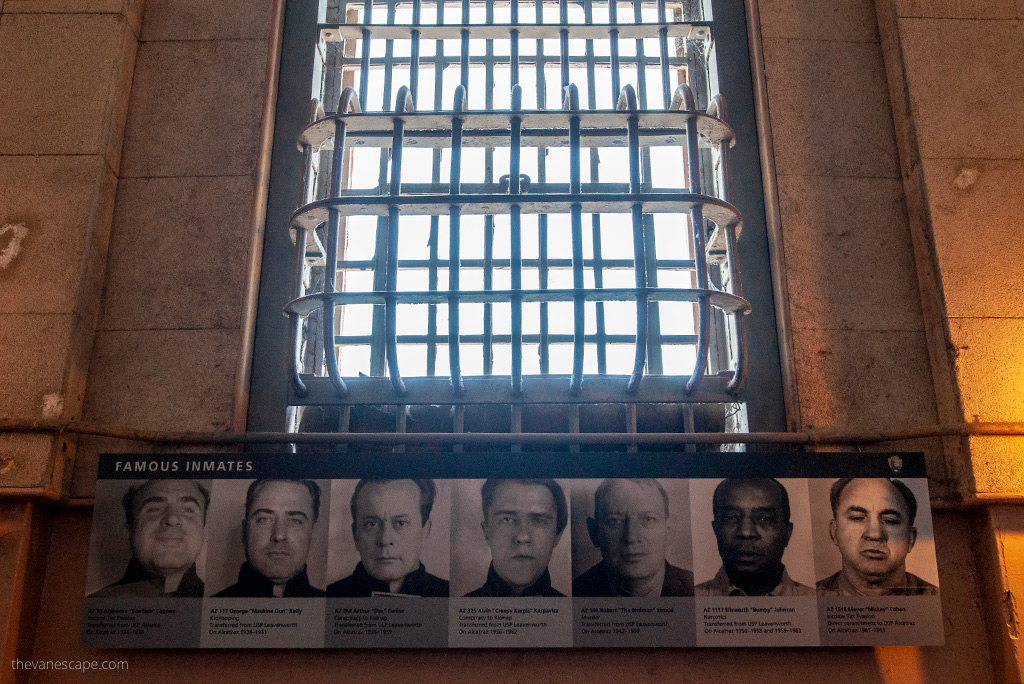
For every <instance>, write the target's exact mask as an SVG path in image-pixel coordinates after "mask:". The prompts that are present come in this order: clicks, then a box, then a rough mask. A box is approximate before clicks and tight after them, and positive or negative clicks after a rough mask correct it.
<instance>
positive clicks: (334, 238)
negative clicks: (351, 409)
mask: <svg viewBox="0 0 1024 684" xmlns="http://www.w3.org/2000/svg"><path fill="white" fill-rule="evenodd" d="M338 112H339V113H341V114H348V113H350V112H351V113H358V112H359V98H358V97H357V96H356V91H355V89H353V88H352V87H347V88H345V89H344V90H343V91H341V97H340V98H338ZM345 125H346V122H345V119H344V117H338V118H337V119H336V120H335V122H334V156H333V157H332V158H331V191H330V192H331V197H338V196H340V195H341V184H342V179H343V178H344V176H343V173H342V164H343V163H344V160H345ZM340 230H341V210H340V209H330V210H329V211H328V220H327V245H326V247H325V249H326V250H327V254H326V255H325V259H324V261H325V262H326V263H325V265H324V294H325V295H329V294H331V293H333V292H336V291H337V290H336V287H335V279H336V278H337V276H338V232H339V231H340ZM322 318H323V335H324V364H325V365H326V366H327V376H328V377H329V378H330V379H331V384H332V385H333V386H334V391H335V392H337V393H338V394H340V395H344V394H345V393H346V392H347V391H348V388H346V387H345V381H344V380H342V379H341V373H340V372H339V371H338V356H337V354H338V352H337V349H336V348H335V346H334V302H333V301H331V300H330V299H329V298H328V297H325V298H324V306H323V315H322Z"/></svg>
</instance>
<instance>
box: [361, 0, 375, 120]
mask: <svg viewBox="0 0 1024 684" xmlns="http://www.w3.org/2000/svg"><path fill="white" fill-rule="evenodd" d="M372 22H373V0H365V2H363V30H362V45H361V48H362V56H361V58H360V60H359V101H360V102H363V103H366V102H369V94H370V35H371V34H370V29H369V28H367V27H368V26H369V25H370V24H371V23H372Z"/></svg>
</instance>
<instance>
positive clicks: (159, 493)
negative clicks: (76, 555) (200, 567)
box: [91, 480, 210, 598]
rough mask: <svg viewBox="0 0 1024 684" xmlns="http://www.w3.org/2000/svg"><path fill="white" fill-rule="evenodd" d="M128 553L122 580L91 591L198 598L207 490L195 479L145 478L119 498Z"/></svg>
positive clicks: (111, 594) (102, 594) (103, 594)
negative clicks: (129, 552) (129, 556)
mask: <svg viewBox="0 0 1024 684" xmlns="http://www.w3.org/2000/svg"><path fill="white" fill-rule="evenodd" d="M121 503H122V505H123V507H124V515H125V523H126V524H125V535H126V537H127V540H128V543H129V545H130V546H131V550H132V557H131V560H129V561H128V567H127V568H126V569H125V571H124V575H123V576H122V577H121V579H120V580H118V581H117V582H114V583H113V584H111V585H109V586H107V587H104V588H103V589H100V590H99V591H96V592H94V593H92V594H91V596H94V597H98V598H108V597H117V596H144V597H160V596H174V597H199V596H202V595H203V589H204V586H203V581H202V580H201V579H199V575H198V574H196V558H197V557H198V556H199V552H200V551H201V550H202V547H203V533H204V530H205V527H206V511H207V508H209V505H210V493H209V492H208V491H207V489H206V487H204V486H203V485H201V484H200V483H198V482H196V481H194V480H147V481H146V482H144V483H143V484H141V485H139V486H133V487H130V488H129V489H128V491H127V492H126V493H125V495H124V498H123V499H122V501H121Z"/></svg>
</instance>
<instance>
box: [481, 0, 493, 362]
mask: <svg viewBox="0 0 1024 684" xmlns="http://www.w3.org/2000/svg"><path fill="white" fill-rule="evenodd" d="M485 8H486V9H485V15H484V21H485V22H486V23H487V24H488V25H490V24H493V23H494V0H487V2H486V5H485ZM484 108H485V109H486V110H487V111H491V110H492V109H493V108H494V41H493V40H490V39H488V40H487V41H486V43H485V53H484ZM493 180H494V148H492V147H487V148H485V149H484V184H485V185H490V184H491V182H492V181H493ZM493 288H494V216H493V215H492V214H487V215H485V216H484V289H485V290H491V289H493ZM483 355H484V359H483V361H484V364H483V365H484V375H490V374H491V372H492V370H493V367H494V310H493V305H492V304H491V303H489V302H488V303H486V304H484V344H483Z"/></svg>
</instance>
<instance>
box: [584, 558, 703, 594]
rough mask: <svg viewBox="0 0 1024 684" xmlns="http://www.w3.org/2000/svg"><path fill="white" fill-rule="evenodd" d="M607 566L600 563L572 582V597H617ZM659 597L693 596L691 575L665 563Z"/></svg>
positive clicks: (687, 571) (602, 562)
mask: <svg viewBox="0 0 1024 684" xmlns="http://www.w3.org/2000/svg"><path fill="white" fill-rule="evenodd" d="M609 572H610V571H609V570H608V566H607V565H605V563H604V561H601V562H600V563H598V564H597V565H595V566H594V567H592V568H590V569H589V570H587V571H586V572H585V573H583V574H582V575H580V576H579V577H577V578H576V579H574V580H573V581H572V595H573V596H619V595H620V594H616V593H615V590H614V584H613V582H612V581H611V577H610V576H609ZM659 596H693V573H692V572H690V571H689V570H683V569H682V568H677V567H676V566H674V565H670V564H669V563H668V561H665V579H664V581H662V583H661V594H659Z"/></svg>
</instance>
